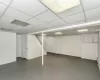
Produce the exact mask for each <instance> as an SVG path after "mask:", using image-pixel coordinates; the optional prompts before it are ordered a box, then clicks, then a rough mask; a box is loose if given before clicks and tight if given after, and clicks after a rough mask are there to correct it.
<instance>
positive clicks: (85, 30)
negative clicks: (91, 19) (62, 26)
mask: <svg viewBox="0 0 100 80" xmlns="http://www.w3.org/2000/svg"><path fill="white" fill-rule="evenodd" d="M77 31H78V32H87V31H88V29H80V30H77Z"/></svg>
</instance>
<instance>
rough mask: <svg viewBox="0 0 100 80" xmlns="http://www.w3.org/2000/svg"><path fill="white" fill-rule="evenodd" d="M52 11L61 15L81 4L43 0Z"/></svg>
mask: <svg viewBox="0 0 100 80" xmlns="http://www.w3.org/2000/svg"><path fill="white" fill-rule="evenodd" d="M41 2H42V3H44V4H45V5H46V6H47V7H49V8H50V9H51V10H52V11H54V12H56V13H59V12H62V11H64V10H66V9H70V8H72V7H75V6H77V5H79V4H80V0H41Z"/></svg>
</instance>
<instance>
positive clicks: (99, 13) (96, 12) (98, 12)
mask: <svg viewBox="0 0 100 80" xmlns="http://www.w3.org/2000/svg"><path fill="white" fill-rule="evenodd" d="M86 17H87V19H88V20H91V19H94V18H99V19H100V7H98V8H95V9H92V10H88V11H86Z"/></svg>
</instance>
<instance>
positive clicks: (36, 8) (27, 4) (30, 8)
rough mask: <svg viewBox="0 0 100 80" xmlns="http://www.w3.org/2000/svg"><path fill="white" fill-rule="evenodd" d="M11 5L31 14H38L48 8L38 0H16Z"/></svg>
mask: <svg viewBox="0 0 100 80" xmlns="http://www.w3.org/2000/svg"><path fill="white" fill-rule="evenodd" d="M11 7H13V8H16V9H18V10H20V11H22V12H25V13H27V14H29V15H31V16H36V15H37V14H40V13H42V12H44V11H45V10H47V8H46V7H45V6H44V5H42V4H41V3H40V2H39V1H38V0H14V1H13V3H12V5H11Z"/></svg>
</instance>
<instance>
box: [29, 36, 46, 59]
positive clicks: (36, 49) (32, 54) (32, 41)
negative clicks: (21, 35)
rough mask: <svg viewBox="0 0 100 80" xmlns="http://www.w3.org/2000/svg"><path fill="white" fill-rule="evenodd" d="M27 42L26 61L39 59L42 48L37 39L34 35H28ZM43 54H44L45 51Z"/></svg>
mask: <svg viewBox="0 0 100 80" xmlns="http://www.w3.org/2000/svg"><path fill="white" fill-rule="evenodd" d="M27 42H28V43H27V45H28V52H27V59H33V58H36V57H40V56H41V55H42V47H41V44H40V42H39V40H38V39H37V37H36V36H35V35H28V41H27ZM44 54H46V52H45V51H44Z"/></svg>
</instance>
